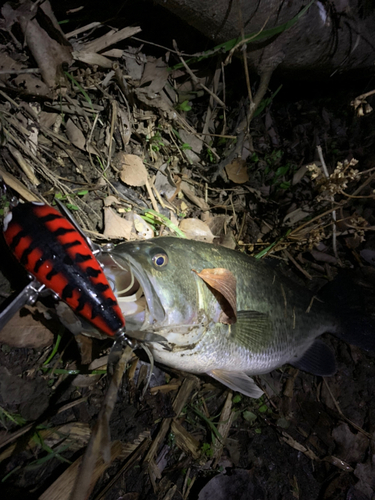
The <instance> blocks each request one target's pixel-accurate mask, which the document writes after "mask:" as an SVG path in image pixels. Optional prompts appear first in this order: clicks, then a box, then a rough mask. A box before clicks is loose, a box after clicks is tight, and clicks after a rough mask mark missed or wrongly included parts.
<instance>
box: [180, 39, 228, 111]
mask: <svg viewBox="0 0 375 500" xmlns="http://www.w3.org/2000/svg"><path fill="white" fill-rule="evenodd" d="M173 47H174V48H175V50H176V52H177V54H178V57H179V58H180V61H181V62H182V64H183V65H184V68H185V69H186V71H187V72H188V74H189V75H190V77H191V79H192V80H193V82H194V83H195V84H196V85H199V86H200V87H202V89H203V90H205V91H206V92H207V93H208V94H210V96H211V97H212V98H213V99H215V101H216V102H217V103H218V104H219V105H220V106H222V107H223V108H225V104H224V103H223V101H222V100H221V99H220V98H219V97H218V96H217V95H216V94H215V93H214V92H212V90H210V89H209V88H208V87H206V86H205V85H204V84H203V83H202V82H200V81H199V80H198V78H197V77H196V76H195V75H194V73H193V72H192V71H191V69H190V68H189V66H188V65H187V64H186V62H185V61H184V59H183V57H182V54H181V52H180V51H179V50H178V47H177V44H176V41H175V40H173Z"/></svg>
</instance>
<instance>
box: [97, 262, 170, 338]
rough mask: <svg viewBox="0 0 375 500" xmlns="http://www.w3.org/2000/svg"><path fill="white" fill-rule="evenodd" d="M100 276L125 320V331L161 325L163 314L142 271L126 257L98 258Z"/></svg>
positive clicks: (161, 307) (159, 303)
mask: <svg viewBox="0 0 375 500" xmlns="http://www.w3.org/2000/svg"><path fill="white" fill-rule="evenodd" d="M100 261H101V263H102V264H103V266H104V273H105V275H106V277H107V280H108V282H109V284H110V285H111V288H112V290H113V292H114V294H115V296H116V298H117V301H118V303H119V306H120V308H121V311H122V313H123V315H124V317H125V320H126V329H127V331H128V332H129V333H130V332H131V330H132V329H134V330H142V329H147V328H150V325H153V324H155V323H161V322H163V320H164V318H165V311H164V308H163V306H162V305H161V302H160V300H159V298H158V296H157V295H156V293H155V291H154V289H153V286H152V284H151V282H150V280H149V278H148V277H147V274H146V273H145V272H143V271H142V268H141V267H140V265H139V264H138V262H136V261H135V260H133V259H132V258H131V256H129V258H128V259H125V258H124V257H123V256H120V255H118V254H115V253H107V254H104V255H102V256H101V257H100Z"/></svg>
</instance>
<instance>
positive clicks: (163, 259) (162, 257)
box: [152, 253, 168, 269]
mask: <svg viewBox="0 0 375 500" xmlns="http://www.w3.org/2000/svg"><path fill="white" fill-rule="evenodd" d="M152 263H153V264H154V267H156V269H160V268H162V267H165V266H166V265H167V264H168V255H167V254H166V253H157V254H156V255H154V256H153V257H152Z"/></svg>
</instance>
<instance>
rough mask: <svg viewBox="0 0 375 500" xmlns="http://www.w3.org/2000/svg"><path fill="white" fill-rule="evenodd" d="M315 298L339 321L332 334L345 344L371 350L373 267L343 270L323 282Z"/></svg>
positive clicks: (373, 341)
mask: <svg viewBox="0 0 375 500" xmlns="http://www.w3.org/2000/svg"><path fill="white" fill-rule="evenodd" d="M319 297H320V298H321V299H322V300H323V301H324V302H325V303H326V304H328V305H329V307H330V309H331V308H332V309H333V313H334V314H335V316H336V318H337V319H338V321H339V325H340V326H339V328H338V330H337V331H336V332H335V335H336V336H337V337H339V338H340V339H342V340H344V341H345V342H347V343H348V344H353V345H356V346H358V347H361V348H362V349H365V350H367V351H374V350H375V269H374V268H371V267H362V268H360V269H358V270H356V271H352V270H345V271H342V272H340V274H339V276H337V278H336V279H334V280H333V281H332V282H331V283H329V284H327V285H326V286H325V287H324V288H323V289H322V293H321V294H319Z"/></svg>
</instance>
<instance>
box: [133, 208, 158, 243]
mask: <svg viewBox="0 0 375 500" xmlns="http://www.w3.org/2000/svg"><path fill="white" fill-rule="evenodd" d="M133 217H134V219H133V220H134V227H135V230H136V231H137V234H138V236H140V237H141V239H143V240H148V239H150V238H153V237H154V236H155V235H154V230H153V229H152V227H151V226H150V224H147V222H146V221H145V220H143V219H142V217H141V216H140V215H138V214H136V213H133Z"/></svg>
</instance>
